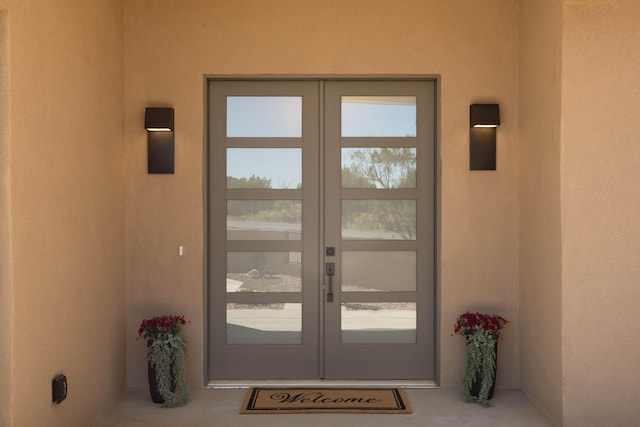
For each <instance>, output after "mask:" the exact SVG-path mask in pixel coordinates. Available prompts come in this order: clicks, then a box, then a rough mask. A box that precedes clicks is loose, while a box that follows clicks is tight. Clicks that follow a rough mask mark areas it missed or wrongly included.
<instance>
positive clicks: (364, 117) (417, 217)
mask: <svg viewBox="0 0 640 427" xmlns="http://www.w3.org/2000/svg"><path fill="white" fill-rule="evenodd" d="M208 129H209V130H208V152H209V159H208V173H209V182H208V202H209V206H208V216H209V218H208V219H209V221H208V232H209V235H208V257H209V259H208V268H209V274H208V279H209V284H208V286H209V289H208V295H209V301H208V302H209V304H208V307H209V342H208V344H209V350H208V355H209V360H208V374H209V379H210V380H293V379H300V380H308V379H327V380H330V379H334V380H338V379H345V380H348V379H371V380H378V379H390V380H393V379H397V380H403V379H433V377H434V365H435V362H434V354H435V348H434V346H435V338H434V318H435V301H434V288H435V273H434V259H435V243H434V242H435V236H434V230H435V227H434V212H435V206H434V199H435V198H434V188H435V169H434V165H435V162H434V152H435V148H434V147H435V83H434V82H433V81H430V80H420V81H418V80H411V81H409V80H407V81H403V80H385V81H382V80H370V81H363V80H358V81H354V80H329V81H316V80H297V81H296V80H294V81H289V80H287V81H284V80H265V81H244V80H237V81H223V80H211V81H210V82H209V86H208Z"/></svg>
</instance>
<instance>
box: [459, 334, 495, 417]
mask: <svg viewBox="0 0 640 427" xmlns="http://www.w3.org/2000/svg"><path fill="white" fill-rule="evenodd" d="M495 371H496V338H495V335H494V334H493V333H491V332H489V331H486V330H484V329H482V327H481V326H476V327H475V328H474V330H473V331H472V332H470V333H468V334H467V358H466V364H465V367H464V375H463V385H462V396H463V397H464V400H465V402H475V403H478V404H480V405H482V406H484V407H488V406H491V405H490V404H489V390H490V389H491V385H492V384H493V381H494V379H495V378H494V375H495ZM478 374H479V377H480V378H482V383H481V385H480V393H478V397H475V396H472V395H471V388H472V387H473V384H474V383H475V382H476V378H477V377H478Z"/></svg>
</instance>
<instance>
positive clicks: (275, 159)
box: [227, 148, 302, 189]
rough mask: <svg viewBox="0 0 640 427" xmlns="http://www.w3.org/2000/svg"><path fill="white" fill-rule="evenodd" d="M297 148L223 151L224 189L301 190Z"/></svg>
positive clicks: (299, 155)
mask: <svg viewBox="0 0 640 427" xmlns="http://www.w3.org/2000/svg"><path fill="white" fill-rule="evenodd" d="M301 187H302V150H301V149H300V148H229V149H227V188H276V189H281V188H301Z"/></svg>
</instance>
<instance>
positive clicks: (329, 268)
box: [324, 262, 336, 302]
mask: <svg viewBox="0 0 640 427" xmlns="http://www.w3.org/2000/svg"><path fill="white" fill-rule="evenodd" d="M324 270H325V271H324V272H325V274H326V275H327V276H329V283H328V287H327V302H333V276H334V275H335V274H336V263H335V262H327V263H326V264H325V266H324Z"/></svg>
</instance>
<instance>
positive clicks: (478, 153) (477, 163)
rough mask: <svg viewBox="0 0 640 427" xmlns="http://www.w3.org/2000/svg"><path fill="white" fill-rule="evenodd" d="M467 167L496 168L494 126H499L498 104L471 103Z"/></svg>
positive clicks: (474, 168)
mask: <svg viewBox="0 0 640 427" xmlns="http://www.w3.org/2000/svg"><path fill="white" fill-rule="evenodd" d="M469 116H470V119H469V121H470V129H469V169H471V170H496V133H497V131H496V128H497V127H498V126H500V107H499V105H498V104H471V108H470V115H469Z"/></svg>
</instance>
